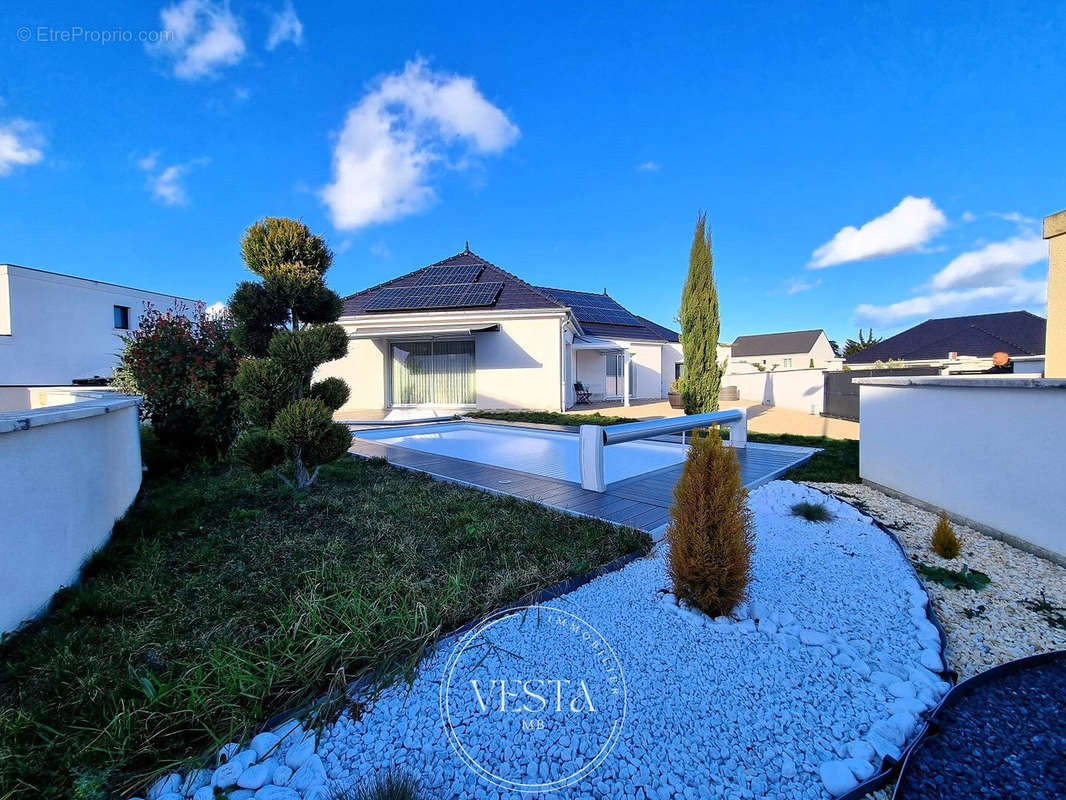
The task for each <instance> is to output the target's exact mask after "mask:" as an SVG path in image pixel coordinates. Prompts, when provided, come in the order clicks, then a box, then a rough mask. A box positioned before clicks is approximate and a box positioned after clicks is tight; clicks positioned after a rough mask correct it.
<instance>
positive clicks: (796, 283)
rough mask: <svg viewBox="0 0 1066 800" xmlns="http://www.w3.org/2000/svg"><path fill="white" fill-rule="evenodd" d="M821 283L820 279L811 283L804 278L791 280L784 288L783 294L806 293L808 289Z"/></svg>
mask: <svg viewBox="0 0 1066 800" xmlns="http://www.w3.org/2000/svg"><path fill="white" fill-rule="evenodd" d="M821 283H822V279H821V278H818V279H817V280H813V281H809V280H805V279H804V278H792V279H791V280H789V282H788V284H787V285H786V287H785V294H799V293H800V292H806V291H808V290H809V289H813V288H814V287H816V286H819V285H821Z"/></svg>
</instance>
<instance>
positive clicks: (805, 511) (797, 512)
mask: <svg viewBox="0 0 1066 800" xmlns="http://www.w3.org/2000/svg"><path fill="white" fill-rule="evenodd" d="M792 516H794V517H803V518H804V519H805V520H807V522H829V521H830V520H832V519H833V515H832V513H831V512H830V511H829V509H828V508H826V507H825V506H824V505H822V504H821V503H808V502H806V501H805V502H802V503H796V504H795V505H794V506H792Z"/></svg>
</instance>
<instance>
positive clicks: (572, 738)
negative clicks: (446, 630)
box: [440, 606, 626, 792]
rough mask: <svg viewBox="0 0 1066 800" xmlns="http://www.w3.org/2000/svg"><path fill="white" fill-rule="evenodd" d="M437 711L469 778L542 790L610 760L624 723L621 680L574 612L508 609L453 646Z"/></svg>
mask: <svg viewBox="0 0 1066 800" xmlns="http://www.w3.org/2000/svg"><path fill="white" fill-rule="evenodd" d="M440 713H441V720H442V722H443V723H444V729H445V732H446V733H447V736H448V743H449V744H450V745H451V746H452V749H453V750H454V751H455V753H456V755H458V756H459V758H460V759H461V760H462V761H463V763H464V764H465V765H466V766H467V767H468V768H469V769H470V770H471V771H472V772H474V773H475V774H476V775H477V776H478V777H479V778H481V779H482V780H484V781H486V782H487V783H491V784H494V785H495V786H498V787H501V788H504V789H507V790H514V791H519V792H551V791H555V790H557V789H561V788H563V787H566V786H571V785H574V784H577V783H579V782H580V781H582V780H583V779H585V778H586V777H587V776H589V774H590V773H592V772H593V771H594V770H595V769H596V768H597V767H598V766H599V765H600V764H601V763H603V761H604V759H606V758H607V757H608V756H609V755H610V754H611V750H612V749H613V748H614V746H615V744H616V743H617V742H618V739H619V737H620V736H621V732H622V726H623V724H624V723H625V716H626V682H625V676H624V675H623V674H622V666H621V664H620V663H619V661H618V656H617V655H616V654H615V652H614V650H613V649H612V648H611V646H610V644H608V642H607V640H606V639H604V638H603V636H602V635H601V634H600V632H599V631H597V630H596V629H595V628H594V627H593V626H592V625H590V624H589V623H588V622H587V621H586V620H583V619H581V618H580V617H578V616H577V615H576V614H572V613H570V612H569V611H563V610H562V609H559V608H554V607H552V606H526V607H523V608H517V609H508V610H507V611H505V612H502V613H500V614H498V615H496V616H494V617H490V618H489V619H486V620H484V621H482V622H481V623H480V624H478V625H477V626H476V627H474V628H472V629H471V630H469V631H467V632H466V633H465V634H464V635H463V636H461V637H460V638H459V640H458V642H456V643H455V645H454V647H453V649H452V650H451V652H450V654H449V655H448V659H447V662H446V663H445V664H444V673H443V675H442V676H441V689H440ZM516 753H520V754H521V756H520V757H515V754H516Z"/></svg>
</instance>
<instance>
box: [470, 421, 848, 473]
mask: <svg viewBox="0 0 1066 800" xmlns="http://www.w3.org/2000/svg"><path fill="white" fill-rule="evenodd" d="M467 416H469V417H483V418H486V419H497V420H504V421H510V422H535V423H539V424H541V425H581V424H585V425H619V424H621V423H623V422H636V421H637V420H635V419H632V418H630V417H604V416H601V415H599V414H562V413H559V412H551V411H478V412H472V413H470V414H467ZM722 435H723V437H725V438H728V435H729V432H728V431H723V432H722ZM748 441H749V442H761V443H763V444H784V445H793V446H798V447H819V448H821V450H822V452H820V453H816V454H815V455H814V457H812V458H811V459H809V460H808V461H806V462H805V463H803V464H800V465H799V466H798V467H793V468H792V469H791V470H790V471H789V472H788V473H787V474H786V475H785V476H784V477H786V478H788V479H789V480H794V481H825V482H830V483H860V480H859V443H858V441H856V440H854V439H830V438H829V437H828V436H797V435H794V434H791V433H754V432H752V431H750V430H749V431H748Z"/></svg>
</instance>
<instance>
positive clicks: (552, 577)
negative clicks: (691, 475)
mask: <svg viewBox="0 0 1066 800" xmlns="http://www.w3.org/2000/svg"><path fill="white" fill-rule="evenodd" d="M648 546H649V540H648V538H647V536H646V535H645V534H643V533H640V532H638V531H634V530H631V529H618V528H615V527H613V526H610V525H607V524H604V523H599V522H595V521H593V520H589V519H578V518H574V517H569V516H565V515H562V514H559V513H556V512H553V511H551V510H549V509H546V508H543V507H540V506H537V505H534V504H531V503H526V502H522V501H518V500H514V499H509V498H504V497H498V496H495V495H490V494H487V493H484V492H479V491H475V490H472V489H466V488H463V487H459V486H454V485H449V484H444V483H439V482H436V481H434V480H432V479H430V478H429V477H427V476H423V475H419V474H415V473H410V472H405V471H402V470H398V469H395V468H393V467H390V466H388V465H387V464H385V463H384V462H381V461H363V460H359V459H354V458H345V459H342V460H341V461H340V462H338V463H336V464H334V465H332V466H329V467H326V468H323V470H322V474H321V476H320V478H319V481H318V483H317V484H316V486H315V488H314V490H313V492H312V493H311V494H310V495H306V496H304V495H299V494H296V493H294V492H293V491H292V490H290V489H288V488H286V487H285V486H283V485H281V484H280V483H279V481H278V480H277V478H275V477H273V476H272V475H270V474H269V473H268V474H265V475H262V476H257V475H253V474H252V473H250V472H248V471H247V470H245V469H243V468H232V469H231V468H228V467H227V468H221V469H216V470H214V471H212V472H207V471H200V472H195V473H192V474H190V475H187V476H185V477H184V478H182V479H156V480H154V481H150V482H148V483H146V485H145V487H144V488H143V489H142V492H141V495H140V498H139V500H138V502H137V504H136V505H135V507H134V508H133V509H132V510H131V512H130V513H129V514H128V515H127V517H126V519H125V520H123V521H121V522H120V523H119V524H118V525H117V526H116V530H115V535H114V537H113V539H112V541H111V543H110V544H109V545H108V546H107V547H106V548H105V549H104V550H103V551H101V553H99V554H98V555H97V556H96V557H95V558H94V559H93V560H92V562H91V563H90V564H89V565H88V567H87V569H86V571H85V575H84V579H83V581H82V582H81V584H80V585H79V586H77V587H76V588H73V589H70V590H66V591H64V592H63V593H61V595H60V596H59V597H58V598H57V601H56V603H55V604H54V609H53V610H52V612H51V613H50V614H48V615H47V616H46V617H45V618H43V619H42V620H40V621H39V622H38V623H37V624H35V625H34V626H32V627H31V628H29V629H26V630H24V631H23V632H21V633H19V634H18V635H15V636H12V637H8V639H7V640H6V641H4V642H3V644H2V645H0V798H5V799H6V798H9V797H10V798H14V797H27V798H28V797H34V798H37V797H55V798H60V797H63V798H70V797H74V798H78V799H79V800H95V798H98V797H99V798H102V797H105V796H109V795H111V794H113V793H128V792H129V791H130V790H132V789H133V788H136V787H137V786H138V785H139V783H138V781H139V780H141V779H142V778H143V776H144V775H145V774H147V773H150V772H154V771H158V770H159V769H161V768H165V767H167V766H169V765H171V764H173V763H175V762H178V761H181V760H183V759H187V758H190V757H197V756H200V755H201V754H204V753H206V752H207V751H208V750H209V749H211V748H212V747H214V746H217V745H218V744H221V743H224V742H227V741H230V740H233V739H236V738H240V737H241V736H243V735H246V734H247V733H249V732H251V731H254V730H255V729H256V728H257V726H259V725H261V724H262V723H263V722H264V721H265V720H266V719H268V718H270V717H271V716H272V715H274V714H277V713H279V712H282V711H285V710H289V709H293V708H298V707H300V706H301V705H302V704H304V703H306V702H308V701H310V700H312V699H313V698H316V697H320V696H322V694H323V693H325V692H327V691H328V690H329V689H330V688H331V687H334V688H335V687H337V686H343V685H344V684H345V682H346V681H349V680H351V679H353V678H355V677H357V676H360V675H364V674H371V675H376V676H381V677H383V678H390V677H393V676H396V675H398V674H404V673H407V674H409V673H410V669H411V667H412V666H413V664H414V663H415V662H416V661H417V658H418V656H419V654H420V653H421V651H422V649H423V648H424V647H425V646H426V644H427V643H429V642H430V641H432V640H433V639H434V638H435V637H436V636H437V635H439V634H440V633H441V632H443V631H447V630H450V629H453V628H455V627H457V626H459V625H460V624H462V623H464V622H466V621H468V620H470V619H472V618H474V617H476V616H477V615H479V614H481V613H483V612H486V611H489V610H491V609H494V608H496V607H498V606H501V605H504V604H506V603H508V602H510V601H513V600H516V599H518V598H519V597H521V596H522V595H523V594H525V593H527V592H529V591H532V590H535V589H538V588H541V587H545V586H548V585H550V584H552V583H554V582H556V581H559V580H562V579H564V578H566V577H568V576H572V575H575V574H579V573H582V572H584V571H587V570H588V569H590V568H592V567H594V566H597V565H600V564H603V563H606V562H608V561H610V560H612V559H614V558H615V557H617V556H619V555H622V554H625V553H630V552H633V551H637V550H643V549H646V548H647V547H648Z"/></svg>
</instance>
